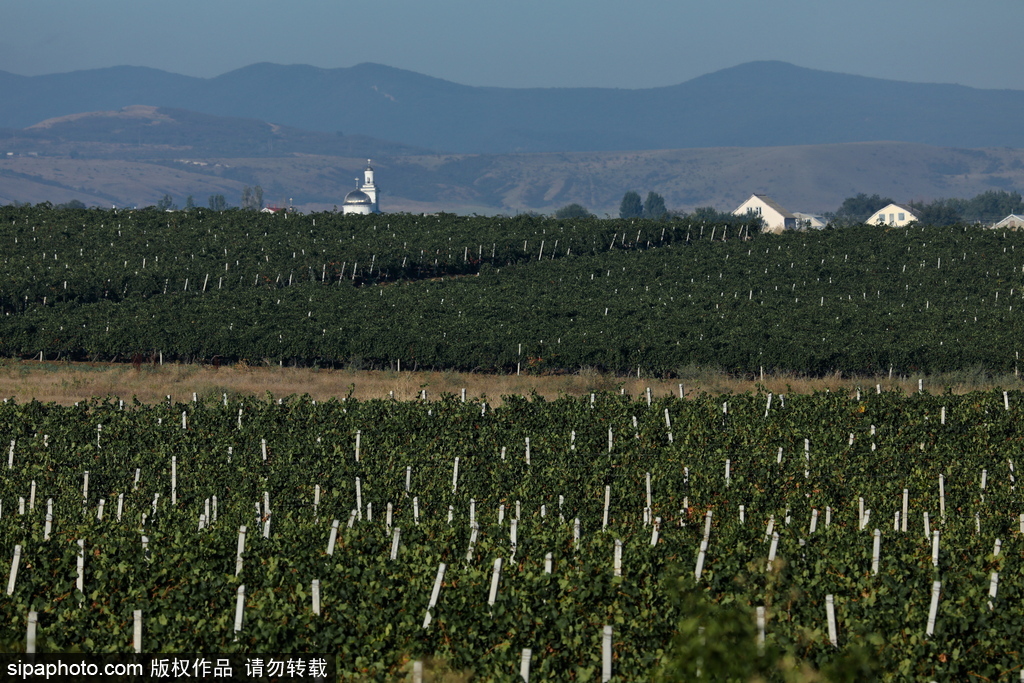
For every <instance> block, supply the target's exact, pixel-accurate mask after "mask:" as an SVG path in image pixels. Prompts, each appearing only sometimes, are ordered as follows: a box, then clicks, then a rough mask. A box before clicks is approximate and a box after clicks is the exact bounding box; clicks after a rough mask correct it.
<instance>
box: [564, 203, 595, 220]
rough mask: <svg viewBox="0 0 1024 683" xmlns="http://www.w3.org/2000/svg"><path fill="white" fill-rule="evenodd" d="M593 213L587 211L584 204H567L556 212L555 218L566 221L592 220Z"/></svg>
mask: <svg viewBox="0 0 1024 683" xmlns="http://www.w3.org/2000/svg"><path fill="white" fill-rule="evenodd" d="M592 216H593V214H592V213H590V212H589V211H587V209H586V207H584V206H583V205H582V204H566V205H565V206H563V207H562V208H560V209H558V210H557V211H555V218H557V219H559V220H565V219H567V218H591V217H592Z"/></svg>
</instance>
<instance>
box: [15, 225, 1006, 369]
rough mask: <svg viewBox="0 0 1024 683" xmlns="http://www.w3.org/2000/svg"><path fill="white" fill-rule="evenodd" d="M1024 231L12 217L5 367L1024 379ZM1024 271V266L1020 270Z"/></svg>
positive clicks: (864, 227)
mask: <svg viewBox="0 0 1024 683" xmlns="http://www.w3.org/2000/svg"><path fill="white" fill-rule="evenodd" d="M1017 242H1022V250H1024V233H1020V232H1005V231H993V230H986V229H983V228H980V227H967V226H954V227H943V228H935V227H919V226H913V227H909V228H887V227H884V226H857V227H853V228H844V229H835V230H824V231H817V232H791V233H788V234H784V235H778V236H774V235H757V234H755V230H754V229H752V226H750V225H746V224H744V223H742V222H738V223H734V224H732V225H703V224H699V223H697V222H695V221H692V220H688V219H673V220H669V221H641V220H637V221H631V220H598V219H582V220H565V221H558V220H553V219H544V218H536V217H531V216H517V217H513V218H484V217H458V216H452V215H438V216H411V215H405V214H394V215H379V216H368V217H361V216H347V217H345V216H339V215H337V214H330V213H325V214H315V215H306V216H300V215H268V214H257V213H253V212H243V211H226V212H211V211H205V210H194V211H189V212H171V213H163V212H158V211H153V210H149V211H145V210H144V211H117V212H114V211H100V210H50V209H43V208H38V207H37V208H14V207H3V208H0V244H2V245H3V248H4V257H3V262H2V264H0V275H2V276H0V310H2V311H3V315H2V316H0V355H3V356H7V357H21V358H25V359H28V358H38V359H41V360H51V361H54V360H104V361H110V360H113V361H121V362H128V361H130V360H132V359H135V360H136V362H140V361H142V362H149V361H150V360H157V359H165V360H177V361H196V362H207V363H220V362H242V361H244V362H246V363H248V364H250V365H252V364H264V365H304V366H310V367H349V368H356V369H392V370H414V369H453V370H460V371H483V372H501V373H513V372H519V373H564V372H578V371H580V369H583V368H590V369H594V370H597V371H604V372H612V373H618V374H628V375H634V376H635V375H640V376H646V377H651V376H658V377H673V376H678V374H679V373H680V370H681V369H682V368H685V367H686V366H689V365H700V366H709V367H716V368H721V369H723V370H725V371H727V372H730V373H736V374H746V375H752V374H754V373H759V372H761V371H762V370H763V371H764V372H789V371H791V372H800V373H807V374H810V375H826V374H831V373H835V372H842V373H859V374H877V373H890V372H896V373H904V374H912V373H939V372H947V371H958V370H964V369H967V368H983V369H984V370H985V371H987V372H998V373H1010V372H1017V371H1018V369H1019V367H1018V366H1019V344H1018V340H1019V339H1021V338H1022V336H1024V317H1022V312H1021V311H1022V297H1024V287H1022V285H1024V260H1022V258H1018V257H1017V255H1016V244H1017ZM1022 257H1024V251H1022Z"/></svg>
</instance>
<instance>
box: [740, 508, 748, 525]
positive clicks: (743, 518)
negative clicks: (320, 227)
mask: <svg viewBox="0 0 1024 683" xmlns="http://www.w3.org/2000/svg"><path fill="white" fill-rule="evenodd" d="M746 521H747V508H746V507H745V506H743V505H740V524H743V523H744V522H746Z"/></svg>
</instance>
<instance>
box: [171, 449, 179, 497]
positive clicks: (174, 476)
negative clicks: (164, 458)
mask: <svg viewBox="0 0 1024 683" xmlns="http://www.w3.org/2000/svg"><path fill="white" fill-rule="evenodd" d="M177 504H178V456H176V455H172V456H171V505H175V506H176V505H177Z"/></svg>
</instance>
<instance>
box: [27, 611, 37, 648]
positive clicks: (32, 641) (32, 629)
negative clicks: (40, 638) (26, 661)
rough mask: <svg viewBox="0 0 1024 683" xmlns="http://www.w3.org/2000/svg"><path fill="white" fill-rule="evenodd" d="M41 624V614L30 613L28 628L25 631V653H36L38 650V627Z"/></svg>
mask: <svg viewBox="0 0 1024 683" xmlns="http://www.w3.org/2000/svg"><path fill="white" fill-rule="evenodd" d="M38 625H39V614H38V613H37V612H29V613H28V630H27V631H26V633H25V653H26V654H35V651H36V629H37V627H38Z"/></svg>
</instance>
